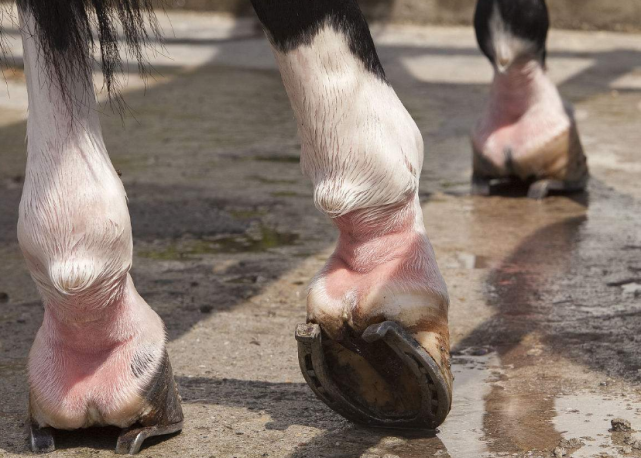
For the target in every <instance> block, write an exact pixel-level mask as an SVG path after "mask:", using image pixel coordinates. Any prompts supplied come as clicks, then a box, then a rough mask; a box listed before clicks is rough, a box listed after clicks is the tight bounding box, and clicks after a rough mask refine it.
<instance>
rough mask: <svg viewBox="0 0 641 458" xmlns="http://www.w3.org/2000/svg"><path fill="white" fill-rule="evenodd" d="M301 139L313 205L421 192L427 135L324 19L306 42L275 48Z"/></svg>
mask: <svg viewBox="0 0 641 458" xmlns="http://www.w3.org/2000/svg"><path fill="white" fill-rule="evenodd" d="M274 54H275V55H276V60H277V61H278V65H279V67H280V70H281V74H282V77H283V82H284V84H285V88H286V89H287V93H288V95H289V98H290V100H291V102H292V106H293V109H294V112H295V114H296V118H297V120H298V131H299V135H300V138H301V141H302V156H301V167H302V169H303V172H304V173H305V174H306V175H307V176H308V177H309V178H310V179H311V180H312V182H313V184H314V200H315V203H316V206H317V207H318V208H319V209H320V210H321V211H323V212H324V213H326V214H328V215H329V216H331V217H333V218H335V217H340V216H343V215H345V214H347V213H350V212H353V211H355V210H362V209H368V208H371V209H376V208H381V207H385V206H389V205H393V204H398V203H399V202H402V201H404V200H407V199H408V197H410V196H412V195H413V194H415V193H416V192H417V189H418V179H419V175H420V171H421V168H422V165H423V140H422V137H421V134H420V132H419V130H418V128H417V126H416V124H415V123H414V121H413V120H412V118H411V116H410V115H409V113H407V111H406V110H405V108H404V107H403V105H402V103H401V102H400V100H399V99H398V97H397V96H396V93H395V92H394V90H393V89H392V88H391V86H389V85H388V84H387V83H386V82H384V81H383V80H381V78H379V77H378V76H377V75H375V74H374V73H372V72H370V71H368V70H367V69H366V68H365V66H364V65H363V63H362V61H360V60H358V59H356V58H355V56H354V55H353V54H352V52H351V51H350V49H349V45H348V42H347V38H346V36H345V35H344V34H343V33H340V32H338V31H336V30H335V29H334V28H332V27H330V26H325V27H322V28H321V30H320V31H319V32H318V34H316V35H315V36H314V38H313V39H312V41H311V43H310V44H309V45H305V44H303V45H301V46H299V47H297V48H296V49H294V50H291V51H288V52H286V53H283V52H281V51H279V50H277V49H275V50H274Z"/></svg>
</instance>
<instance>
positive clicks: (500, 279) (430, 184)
mask: <svg viewBox="0 0 641 458" xmlns="http://www.w3.org/2000/svg"><path fill="white" fill-rule="evenodd" d="M170 19H171V22H172V23H173V32H171V30H168V38H167V41H166V43H165V49H163V50H161V51H159V52H158V54H156V55H152V56H151V59H152V61H153V63H154V72H155V73H154V75H153V78H152V79H149V80H148V82H147V85H146V86H145V85H144V84H143V82H142V81H141V80H140V79H139V78H138V77H137V76H136V75H135V69H133V67H132V72H131V73H129V74H127V75H126V76H127V79H128V81H129V86H128V87H127V88H126V89H125V90H124V94H125V98H126V101H127V103H128V106H129V108H130V112H129V114H128V115H127V116H126V117H125V119H124V121H123V120H121V118H120V117H119V116H117V115H114V114H110V113H109V111H108V110H106V111H105V114H104V116H103V118H102V120H103V128H104V133H105V137H106V141H107V146H108V148H109V151H110V153H111V155H112V159H113V162H114V164H115V167H116V168H117V169H119V170H120V171H121V172H122V179H123V181H124V183H125V186H126V189H127V192H128V195H129V204H130V210H131V215H132V221H133V230H134V238H135V259H134V269H133V277H134V280H135V281H136V284H137V287H138V290H139V291H140V293H141V294H142V295H143V296H144V297H145V298H146V299H147V300H148V302H149V303H150V304H151V306H152V307H154V309H155V310H157V311H158V313H159V314H160V315H161V316H162V318H163V319H164V320H165V323H166V324H167V329H168V335H169V352H170V355H171V358H172V362H173V365H174V372H175V375H176V378H177V381H178V384H179V386H180V392H181V394H182V397H183V401H184V410H185V415H186V424H185V429H184V431H183V433H182V434H180V435H178V436H176V437H174V438H171V439H169V440H166V441H153V442H150V443H149V446H148V447H146V448H145V449H144V450H143V451H142V452H141V456H142V457H153V458H156V457H172V458H174V457H176V456H183V457H189V458H191V457H204V458H209V457H238V458H240V457H266V456H269V457H290V458H294V457H296V458H299V457H300V458H302V457H334V458H338V457H369V458H374V457H379V458H382V457H386V458H391V457H402V458H410V457H429V456H439V457H452V458H467V457H469V458H478V457H500V456H516V457H550V456H558V457H560V456H572V457H575V458H578V457H615V456H633V457H641V442H639V443H637V442H635V441H636V440H637V439H641V434H639V435H637V433H635V432H632V433H620V432H611V431H610V428H611V420H612V419H614V418H616V417H622V418H624V419H627V420H629V421H630V422H631V424H632V428H638V429H639V430H641V404H639V400H640V399H641V353H640V352H639V351H638V348H639V344H640V343H641V333H640V331H641V230H640V229H639V227H640V226H641V186H639V182H640V179H641V161H639V156H640V154H641V153H640V152H639V145H641V35H618V34H612V33H583V32H560V31H554V32H552V34H551V37H550V53H549V56H550V58H549V68H550V72H551V74H552V76H553V78H554V79H555V81H557V82H558V83H559V85H560V88H561V92H562V93H563V95H564V96H565V97H566V98H567V99H569V100H570V101H572V102H573V103H574V105H575V107H576V111H577V118H578V120H579V127H580V131H581V134H582V139H583V142H584V145H585V148H586V151H587V154H588V157H589V162H590V167H591V171H592V180H591V182H590V187H589V192H588V193H587V194H586V195H579V196H572V197H552V198H550V199H547V200H545V201H544V202H533V201H529V200H527V199H524V198H518V197H491V198H479V197H471V196H470V195H469V185H468V181H469V177H470V173H471V170H470V146H469V140H468V132H469V130H470V128H471V126H472V124H473V123H474V122H475V120H476V117H477V114H478V113H479V111H480V108H481V106H482V104H483V101H484V99H485V98H486V96H487V87H488V81H489V80H490V77H491V72H490V67H489V64H488V63H487V62H486V61H485V60H484V59H483V58H482V57H481V56H480V55H479V53H478V52H477V49H476V44H475V42H474V36H473V32H472V30H471V29H469V28H398V27H389V28H382V27H374V34H375V39H376V42H377V44H378V48H379V51H380V54H381V57H382V60H383V63H384V65H385V67H386V68H387V71H388V75H389V79H390V80H391V82H392V84H393V85H394V87H395V88H396V90H397V92H398V93H399V96H400V97H401V99H402V100H403V102H404V103H405V104H406V106H407V108H408V109H409V111H410V112H411V114H412V115H413V116H414V118H415V119H416V122H417V123H418V125H419V127H420V129H421V131H422V132H423V135H424V137H425V141H426V145H427V154H426V161H425V167H424V170H423V175H422V183H421V199H422V203H423V209H424V212H425V223H426V225H427V228H428V233H429V236H430V238H431V240H432V243H433V244H434V246H435V249H436V253H437V258H438V261H439V264H440V266H441V269H442V272H443V274H444V276H445V279H446V281H447V283H448V286H449V290H450V295H451V299H452V305H451V332H452V336H453V351H454V355H455V357H454V366H453V369H454V372H455V375H456V381H455V393H454V396H455V397H454V406H453V410H452V412H451V415H450V417H449V418H448V420H447V422H446V423H445V424H444V425H443V426H442V427H441V428H440V431H439V433H438V434H436V435H435V436H425V435H418V434H402V433H399V432H390V431H381V430H369V429H364V428H360V427H356V426H354V425H352V424H350V423H349V422H347V421H345V420H343V419H341V418H340V417H339V416H337V415H335V414H334V413H333V412H332V411H331V410H329V409H328V408H326V407H325V406H324V405H323V404H322V403H320V402H319V401H317V400H316V399H315V398H314V396H313V395H312V393H311V391H310V390H309V389H308V387H307V386H306V385H305V384H304V382H303V379H302V376H301V375H300V373H299V369H298V363H297V359H296V344H295V341H294V338H293V332H294V327H295V325H296V324H297V323H300V322H303V321H304V320H305V305H304V303H305V287H306V283H307V282H308V280H309V279H310V278H311V276H312V275H313V274H314V272H316V270H317V269H319V268H320V267H321V266H322V265H323V263H324V261H325V260H326V259H327V257H328V255H329V253H330V252H331V250H332V246H333V243H334V240H335V238H336V231H335V229H333V227H332V225H331V224H330V222H329V221H327V220H326V218H325V217H324V216H323V215H321V214H320V213H319V212H318V211H317V210H315V208H314V206H313V204H312V188H311V186H310V184H309V182H308V181H307V180H306V179H305V178H304V177H303V176H302V175H301V173H300V170H299V166H298V148H299V145H298V140H297V138H296V129H295V123H294V121H293V115H292V112H291V110H290V108H289V104H288V101H287V98H286V95H285V93H284V90H283V88H282V85H281V82H280V77H279V74H278V72H277V71H276V69H275V66H274V61H273V58H272V55H271V53H270V51H269V48H268V46H267V43H266V41H265V40H264V38H263V37H262V36H261V35H258V34H257V33H256V28H255V27H254V25H253V23H251V22H230V21H229V20H225V19H220V18H216V17H215V16H210V15H207V14H204V13H203V14H197V15H189V14H178V13H175V14H174V13H172V15H171V17H170ZM162 20H163V23H164V24H165V27H166V28H167V29H169V27H168V18H166V17H165V18H163V19H162ZM15 37H16V33H15V30H13V31H12V30H9V38H10V41H9V48H10V49H11V51H12V57H10V58H8V59H7V61H8V63H9V64H10V65H12V66H13V67H12V68H10V69H8V70H5V78H6V86H5V87H4V88H1V89H0V107H1V109H0V456H2V457H19V456H23V455H27V454H29V452H28V449H27V445H26V442H25V437H26V436H25V431H24V420H25V417H26V406H27V390H28V388H27V374H26V371H25V364H26V360H27V355H28V352H29V348H30V345H31V342H32V340H33V337H34V335H35V332H36V330H37V329H38V326H39V324H40V321H41V319H42V307H41V304H40V301H39V299H38V295H37V293H36V290H35V288H34V286H33V283H32V282H31V280H30V278H29V274H28V272H27V270H26V268H25V265H24V262H23V260H22V258H21V255H20V251H19V248H18V244H17V241H16V234H15V232H16V230H15V227H16V221H17V209H18V202H19V200H20V192H21V185H22V181H23V175H24V167H25V154H24V150H25V145H24V138H25V119H26V91H25V83H24V75H23V73H22V71H21V69H20V67H21V65H22V59H21V50H20V47H19V43H18V42H17V41H16V40H15ZM116 434H117V432H116V431H111V430H93V431H79V432H75V433H65V434H60V435H59V437H58V451H56V452H55V453H53V454H51V455H50V456H52V457H89V456H92V457H93V456H100V457H107V456H112V453H113V452H112V450H113V447H114V446H115V440H116ZM564 453H565V455H564Z"/></svg>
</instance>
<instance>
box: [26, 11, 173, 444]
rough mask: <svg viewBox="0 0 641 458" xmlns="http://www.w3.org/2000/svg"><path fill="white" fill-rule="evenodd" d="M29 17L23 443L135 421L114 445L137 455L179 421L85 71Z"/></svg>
mask: <svg viewBox="0 0 641 458" xmlns="http://www.w3.org/2000/svg"><path fill="white" fill-rule="evenodd" d="M36 17H37V15H34V14H33V12H32V11H31V10H30V9H28V8H20V19H21V32H22V40H23V45H24V58H25V73H26V76H27V90H28V94H29V118H28V122H27V135H28V139H29V142H28V157H27V170H26V174H25V184H24V188H23V194H22V199H21V202H20V213H19V215H20V216H19V221H18V239H19V242H20V247H21V249H22V252H23V254H24V257H25V260H26V264H27V267H28V269H29V271H30V273H31V276H32V278H33V279H34V281H35V283H36V286H37V287H38V290H39V293H40V295H41V296H42V299H43V303H44V307H45V313H44V319H43V323H42V326H41V328H40V329H39V331H38V333H37V335H36V338H35V341H34V344H33V347H32V348H31V352H30V354H29V362H28V369H29V392H30V396H29V398H30V400H29V415H30V420H29V427H30V443H31V448H32V450H33V451H34V452H50V451H53V450H54V449H55V441H54V430H56V429H65V430H75V429H80V428H86V427H91V426H117V427H120V428H123V429H127V428H131V427H135V428H138V430H139V431H138V434H137V438H138V440H137V441H135V440H134V441H130V440H128V439H129V436H127V435H125V436H123V440H121V445H120V448H119V450H118V451H119V452H126V453H135V452H137V451H138V449H139V448H140V444H141V439H142V440H144V439H145V438H146V437H149V436H151V435H159V434H168V433H172V432H176V431H178V430H180V428H181V427H182V420H183V414H182V410H181V407H180V398H179V396H178V392H177V388H176V384H175V382H174V378H173V374H172V372H171V365H170V363H169V359H168V356H167V350H166V336H165V329H164V325H163V323H162V320H161V319H160V317H159V316H158V315H157V314H156V313H155V312H154V311H153V310H152V309H151V308H150V307H149V305H147V303H146V302H145V300H144V299H143V298H142V297H140V295H139V294H138V292H137V291H136V288H135V287H134V283H133V280H132V278H131V276H130V275H129V270H130V268H131V263H132V234H131V223H130V220H129V212H128V209H127V203H126V195H125V190H124V188H123V185H122V183H121V181H120V179H119V178H118V175H117V174H116V171H115V170H114V168H113V166H112V164H111V161H110V159H109V156H108V154H107V151H106V148H105V145H104V142H103V138H102V134H101V131H100V124H99V120H98V112H97V106H96V101H95V94H94V90H93V82H92V78H91V70H90V68H89V67H87V68H84V67H83V68H74V69H73V71H69V68H68V67H67V66H65V64H64V61H63V62H60V61H57V64H56V63H54V62H53V61H51V60H50V59H47V58H45V57H44V56H45V55H46V53H44V51H43V42H42V37H41V36H40V35H39V34H38V33H37V31H38V30H42V29H38V26H37V24H36ZM40 19H42V18H40ZM60 46H62V48H58V51H59V52H60V55H58V57H59V58H64V56H65V52H64V46H63V45H60ZM83 52H85V53H87V52H88V48H86V49H84V51H83ZM85 57H86V59H84V58H83V59H80V61H82V62H89V60H88V56H85ZM122 444H124V445H122Z"/></svg>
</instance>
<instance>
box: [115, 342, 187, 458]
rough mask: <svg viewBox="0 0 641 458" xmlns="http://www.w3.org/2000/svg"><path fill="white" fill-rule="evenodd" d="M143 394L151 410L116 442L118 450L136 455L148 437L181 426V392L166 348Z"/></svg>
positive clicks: (124, 453) (176, 429)
mask: <svg viewBox="0 0 641 458" xmlns="http://www.w3.org/2000/svg"><path fill="white" fill-rule="evenodd" d="M143 397H144V399H145V400H146V401H147V402H148V403H149V405H150V406H151V411H150V412H149V413H147V414H146V415H145V416H143V417H142V418H140V419H139V420H138V422H137V423H136V424H134V425H132V426H131V427H129V428H127V429H124V430H123V431H122V433H121V434H120V437H118V444H117V445H116V453H117V454H120V455H135V454H136V453H138V452H139V451H140V448H141V447H142V444H143V442H144V441H145V440H146V439H148V438H150V437H154V436H163V435H167V434H174V433H177V432H178V431H180V430H182V427H183V418H184V416H183V411H182V407H181V406H180V395H179V394H178V388H177V387H176V382H175V380H174V374H173V371H172V370H171V363H170V362H169V356H168V355H167V352H166V351H165V355H164V356H163V360H162V363H161V365H160V368H159V370H158V372H157V373H156V377H155V378H154V380H153V381H152V383H151V384H150V385H149V387H148V388H147V390H145V392H144V394H143Z"/></svg>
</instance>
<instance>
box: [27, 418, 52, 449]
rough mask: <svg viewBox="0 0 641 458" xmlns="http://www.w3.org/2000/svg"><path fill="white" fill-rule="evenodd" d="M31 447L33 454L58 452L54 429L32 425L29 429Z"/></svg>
mask: <svg viewBox="0 0 641 458" xmlns="http://www.w3.org/2000/svg"><path fill="white" fill-rule="evenodd" d="M29 445H30V446H31V451H32V452H33V453H50V452H53V451H54V450H56V442H55V440H54V438H53V429H52V428H39V427H37V426H35V425H33V424H32V425H31V426H30V428H29Z"/></svg>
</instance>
